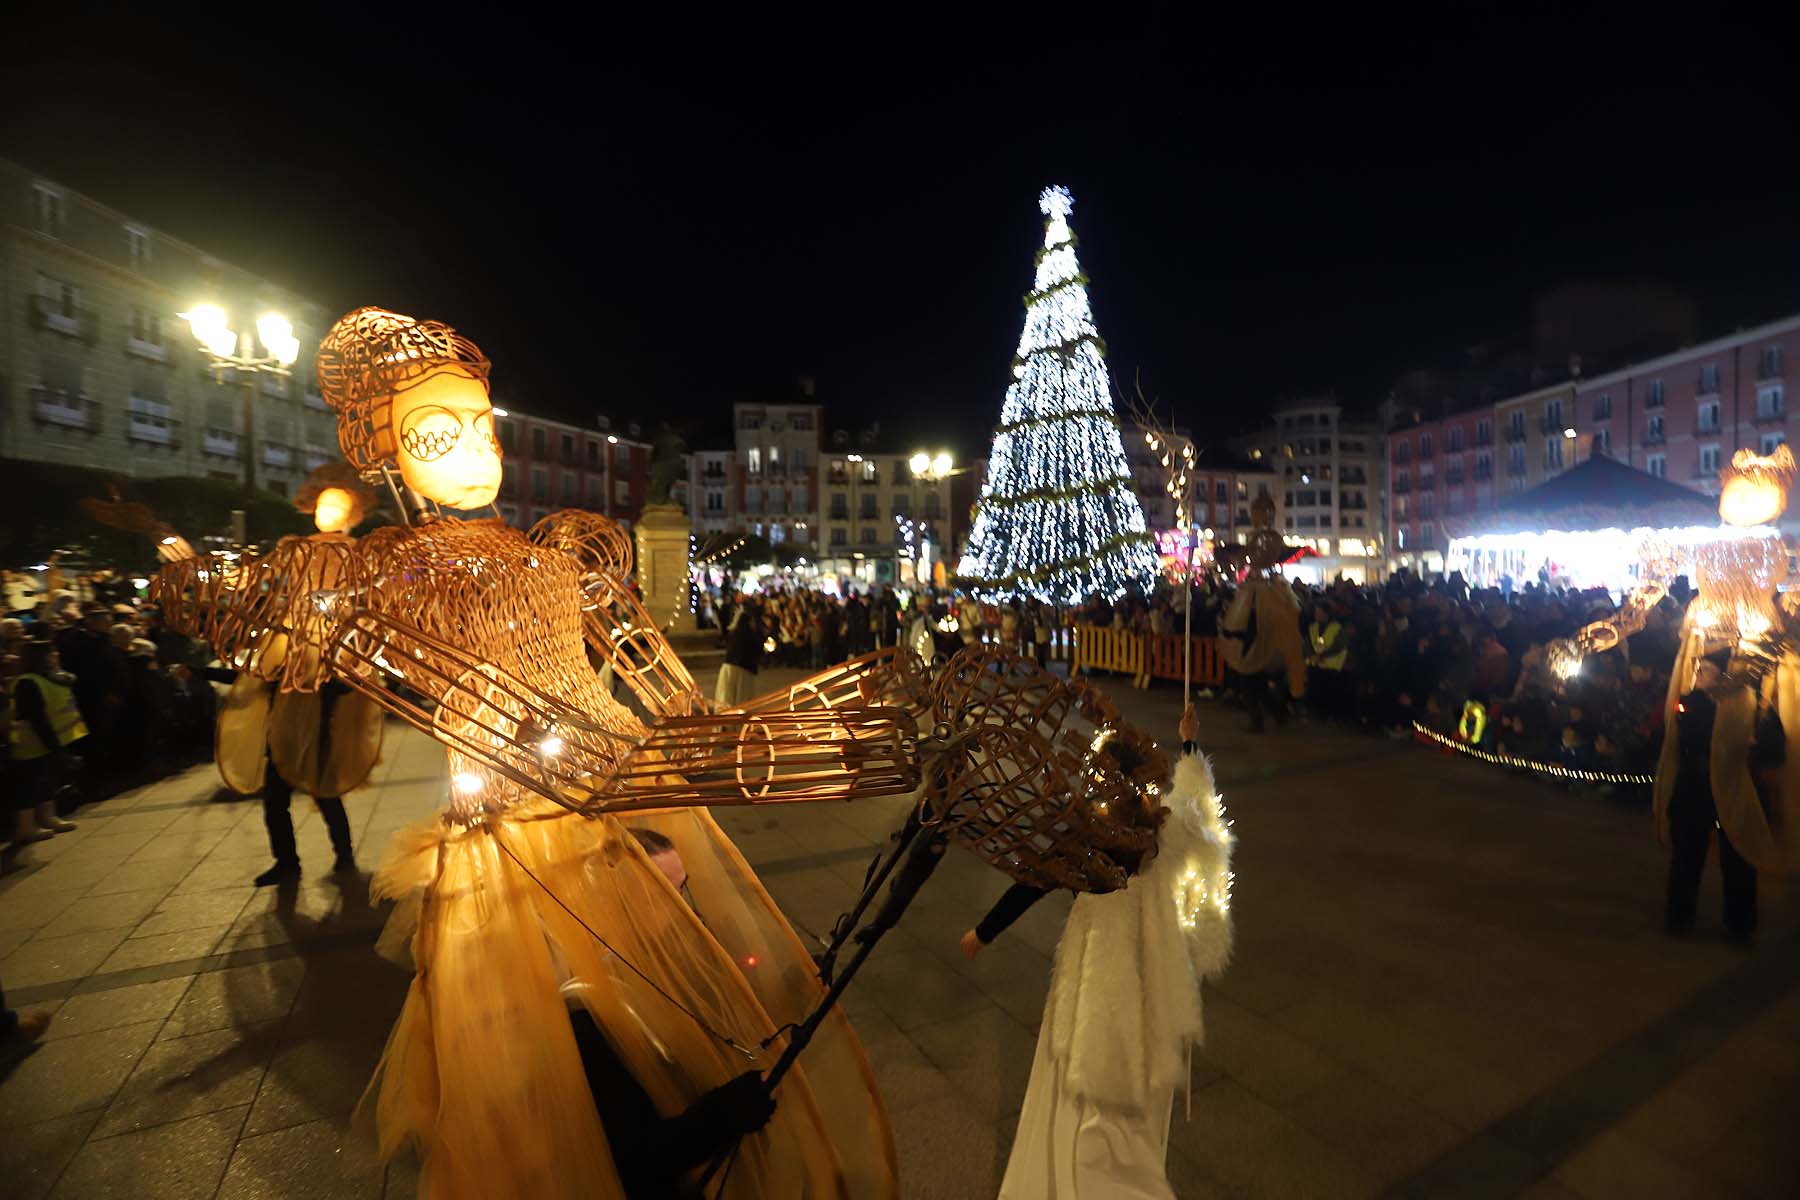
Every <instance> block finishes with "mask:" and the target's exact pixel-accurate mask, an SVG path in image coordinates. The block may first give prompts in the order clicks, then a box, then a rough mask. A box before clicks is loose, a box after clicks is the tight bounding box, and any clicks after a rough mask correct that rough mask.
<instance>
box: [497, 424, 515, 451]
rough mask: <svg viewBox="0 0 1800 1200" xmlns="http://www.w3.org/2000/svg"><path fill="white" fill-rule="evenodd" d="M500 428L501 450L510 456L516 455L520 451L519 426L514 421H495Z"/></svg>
mask: <svg viewBox="0 0 1800 1200" xmlns="http://www.w3.org/2000/svg"><path fill="white" fill-rule="evenodd" d="M494 424H496V425H498V426H499V427H500V448H501V449H502V450H504V451H506V453H508V454H516V453H517V452H518V449H519V426H518V424H517V423H516V422H513V421H495V422H494Z"/></svg>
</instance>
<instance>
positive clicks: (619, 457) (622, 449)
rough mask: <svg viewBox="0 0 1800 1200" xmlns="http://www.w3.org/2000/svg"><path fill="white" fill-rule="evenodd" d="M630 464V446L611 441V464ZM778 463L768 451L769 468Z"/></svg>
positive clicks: (771, 451)
mask: <svg viewBox="0 0 1800 1200" xmlns="http://www.w3.org/2000/svg"><path fill="white" fill-rule="evenodd" d="M630 465H631V447H630V446H627V445H626V444H625V443H624V442H614V443H613V466H615V467H629V466H630ZM777 466H780V464H779V463H777V462H776V461H775V451H773V450H770V451H769V469H770V470H773V469H774V468H776V467H777Z"/></svg>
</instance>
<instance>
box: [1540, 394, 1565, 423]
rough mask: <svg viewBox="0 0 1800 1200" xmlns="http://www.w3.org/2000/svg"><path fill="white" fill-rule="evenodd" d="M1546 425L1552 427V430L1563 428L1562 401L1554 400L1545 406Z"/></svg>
mask: <svg viewBox="0 0 1800 1200" xmlns="http://www.w3.org/2000/svg"><path fill="white" fill-rule="evenodd" d="M1544 423H1545V424H1546V425H1548V426H1550V428H1551V429H1560V428H1561V427H1562V423H1563V418H1562V401H1561V400H1552V401H1550V403H1548V404H1546V405H1544Z"/></svg>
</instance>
